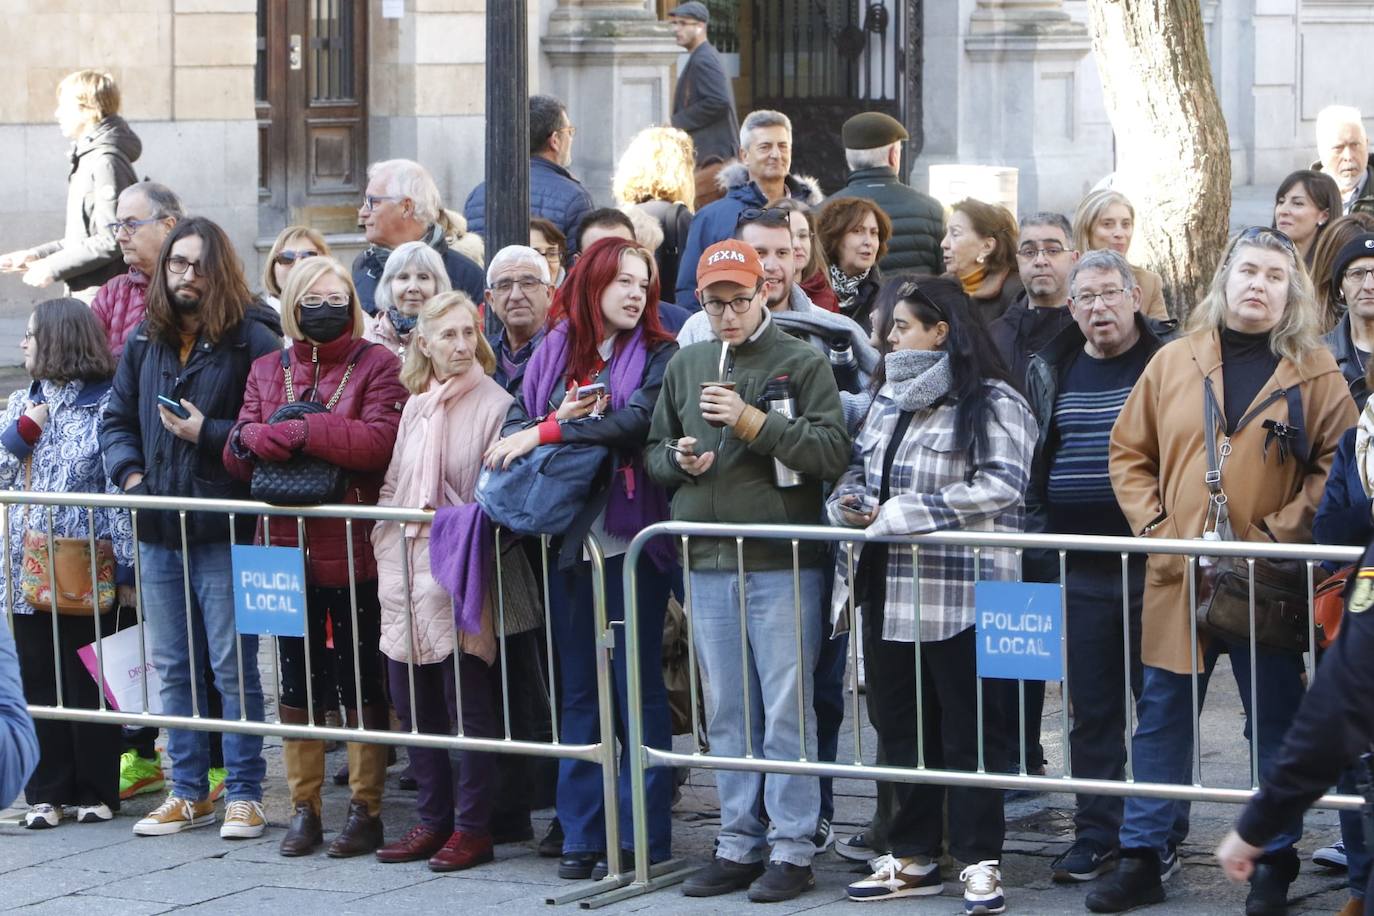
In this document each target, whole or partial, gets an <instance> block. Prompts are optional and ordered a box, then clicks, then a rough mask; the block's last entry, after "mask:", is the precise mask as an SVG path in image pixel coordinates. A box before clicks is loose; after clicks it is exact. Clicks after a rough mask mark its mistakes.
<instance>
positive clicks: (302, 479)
mask: <svg viewBox="0 0 1374 916" xmlns="http://www.w3.org/2000/svg"><path fill="white" fill-rule="evenodd" d="M369 346H371V345H370V344H369ZM365 351H366V348H364V349H363V350H360V351H359V355H361V354H362V353H363V352H365ZM355 365H357V360H356V358H355V359H354V361H353V362H351V363H349V364H348V368H346V369H345V370H344V375H343V379H342V380H341V381H340V382H339V387H338V388H336V389H335V390H334V394H333V396H331V397H330V399H329V400H328V401H326V402H325V403H323V404H321V403H320V402H319V401H297V400H296V392H295V388H294V386H293V385H292V382H291V357H290V355H289V353H288V351H286V350H282V353H281V366H282V374H283V375H285V376H286V403H285V404H283V405H282V406H280V407H278V408H277V409H276V410H274V411H273V412H272V416H271V417H269V418H268V420H267V422H268V424H272V423H281V422H283V421H285V420H299V419H302V418H303V417H305V416H306V415H307V414H312V413H328V412H329V411H330V410H331V409H332V408H333V407H334V405H335V404H337V403H338V402H339V398H340V397H342V396H343V392H344V388H345V386H347V385H348V379H349V378H350V377H351V376H352V375H353V367H354V366H355ZM347 485H348V480H347V475H345V474H344V470H343V468H341V467H339V466H338V465H337V464H334V463H332V462H329V461H325V460H324V459H323V458H315V457H313V456H311V455H301V454H296V455H292V456H291V457H290V458H288V459H286V460H285V461H262V460H259V461H258V462H257V465H256V466H255V467H254V468H253V479H252V483H251V484H250V486H251V492H252V496H253V498H254V499H256V500H258V501H260V502H265V503H272V504H273V505H277V506H318V505H322V504H324V503H337V502H339V501H340V500H342V499H343V495H344V490H345V489H346V488H347Z"/></svg>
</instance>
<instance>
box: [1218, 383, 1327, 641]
mask: <svg viewBox="0 0 1374 916" xmlns="http://www.w3.org/2000/svg"><path fill="white" fill-rule="evenodd" d="M1279 398H1287V400H1288V423H1286V424H1276V423H1273V421H1266V426H1267V427H1268V428H1269V429H1270V435H1269V436H1268V438H1267V439H1266V442H1265V447H1266V448H1267V447H1268V445H1269V443H1270V442H1271V441H1274V440H1278V449H1277V451H1278V460H1279V461H1280V462H1282V461H1284V460H1285V458H1286V457H1287V455H1288V454H1289V452H1290V451H1291V452H1293V453H1294V457H1295V458H1296V460H1300V461H1306V459H1307V457H1308V456H1307V450H1306V440H1305V437H1304V434H1303V429H1302V423H1303V414H1302V399H1301V397H1300V396H1299V394H1298V392H1297V390H1296V389H1279V390H1278V391H1275V392H1274V393H1273V394H1271V395H1270V396H1269V397H1268V398H1266V399H1265V400H1264V401H1262V402H1261V403H1260V404H1259V405H1258V406H1257V407H1255V409H1254V410H1252V411H1250V412H1249V413H1248V414H1246V415H1245V416H1244V417H1242V418H1241V421H1240V422H1239V423H1238V424H1236V431H1239V430H1240V428H1241V427H1243V426H1244V425H1245V424H1246V423H1248V422H1249V421H1250V420H1252V419H1253V418H1254V417H1255V416H1256V415H1257V414H1258V413H1259V412H1260V411H1262V410H1263V409H1264V408H1266V407H1268V406H1269V405H1270V404H1272V403H1273V402H1274V401H1276V400H1278V399H1279ZM1203 416H1204V417H1205V425H1206V432H1207V435H1206V436H1205V437H1204V439H1205V441H1206V444H1207V477H1206V481H1207V488H1208V490H1209V491H1210V497H1209V499H1210V503H1211V504H1210V505H1209V506H1208V510H1207V526H1206V528H1205V530H1204V533H1203V537H1204V538H1207V539H1209V540H1221V541H1231V540H1235V532H1234V531H1233V530H1232V529H1231V520H1230V515H1229V513H1228V512H1227V509H1226V492H1225V491H1224V490H1222V488H1221V466H1222V464H1223V463H1224V462H1225V460H1226V456H1227V455H1228V454H1230V450H1231V448H1230V445H1231V440H1230V436H1226V435H1225V428H1224V426H1223V424H1222V423H1221V417H1222V411H1221V408H1220V407H1219V406H1218V405H1217V399H1216V393H1215V392H1214V391H1213V390H1212V380H1211V379H1204V390H1203ZM1219 427H1220V428H1221V431H1222V433H1223V440H1222V445H1221V449H1220V456H1218V448H1217V441H1216V431H1217V429H1218V428H1219ZM1276 430H1278V431H1277V432H1276ZM1289 440H1291V441H1289ZM1208 560H1210V561H1211V563H1212V564H1213V568H1212V570H1211V571H1203V570H1199V576H1200V577H1201V576H1210V577H1211V581H1212V590H1211V593H1210V594H1206V593H1205V583H1200V585H1202V586H1203V587H1200V589H1199V592H1198V594H1199V595H1200V596H1201V597H1200V598H1199V600H1198V605H1197V622H1198V628H1199V629H1200V630H1203V631H1206V632H1209V633H1212V634H1214V635H1216V636H1220V637H1222V638H1224V639H1227V640H1230V641H1232V642H1239V643H1248V642H1249V641H1250V584H1251V583H1250V578H1251V577H1250V570H1251V568H1252V567H1251V566H1250V564H1249V562H1248V561H1247V560H1246V559H1245V558H1244V557H1215V558H1207V557H1204V558H1202V560H1201V561H1200V563H1199V565H1201V563H1204V562H1207V561H1208ZM1253 569H1254V590H1255V624H1254V638H1255V643H1256V645H1259V646H1263V647H1265V648H1266V649H1275V650H1277V651H1280V652H1305V651H1307V648H1308V620H1309V619H1310V616H1311V611H1310V608H1309V606H1308V593H1307V574H1306V564H1305V563H1304V562H1303V561H1301V560H1283V559H1271V558H1267V557H1261V558H1256V559H1255V561H1254V566H1253ZM1313 572H1314V582H1315V581H1319V580H1320V578H1321V572H1320V570H1319V569H1314V570H1313Z"/></svg>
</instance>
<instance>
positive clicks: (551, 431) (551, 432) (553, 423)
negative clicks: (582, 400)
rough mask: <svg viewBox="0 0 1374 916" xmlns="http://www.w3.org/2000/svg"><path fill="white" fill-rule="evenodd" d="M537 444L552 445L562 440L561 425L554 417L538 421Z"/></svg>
mask: <svg viewBox="0 0 1374 916" xmlns="http://www.w3.org/2000/svg"><path fill="white" fill-rule="evenodd" d="M536 428H537V429H538V430H539V444H540V445H552V444H555V443H558V442H562V441H563V427H562V426H560V425H559V424H558V420H557V419H556V418H555V417H549V418H547V419H544V420H541V421H539V426H538V427H536Z"/></svg>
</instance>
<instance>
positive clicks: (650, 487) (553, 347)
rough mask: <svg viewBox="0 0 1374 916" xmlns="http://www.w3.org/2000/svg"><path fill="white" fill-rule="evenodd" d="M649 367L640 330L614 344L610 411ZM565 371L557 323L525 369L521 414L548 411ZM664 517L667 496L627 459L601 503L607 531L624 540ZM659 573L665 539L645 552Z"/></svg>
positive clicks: (667, 560)
mask: <svg viewBox="0 0 1374 916" xmlns="http://www.w3.org/2000/svg"><path fill="white" fill-rule="evenodd" d="M648 362H649V348H648V346H647V345H645V343H644V325H643V324H640V325H638V326H636V327H635V329H634V333H632V334H631V335H630V338H629V339H628V340H626V341H624V342H623V343H622V342H620V341H617V345H616V347H615V349H614V350H613V351H612V352H611V361H610V363H609V364H608V365H607V366H606V369H605V375H604V377H605V379H606V386H607V387H608V388H609V389H610V392H611V410H623V409H624V408H625V405H627V404H629V403H630V398H631V397H633V396H634V393H635V392H636V391H638V390H639V386H640V384H641V383H642V382H643V381H644V367H645V366H646V365H648ZM567 370H568V323H567V322H566V321H562V322H559V323H558V324H557V325H555V326H554V328H553V329H552V330H550V331H549V332H548V334H547V335H545V337H544V341H543V343H541V344H540V345H539V347H538V349H536V350H535V351H534V355H533V356H531V357H530V360H529V363H528V364H527V365H526V367H525V378H524V380H523V382H522V383H521V387H520V396H521V398H522V399H523V400H524V402H525V412H526V413H528V414H529V415H530V416H531V417H542V416H543V415H544V413H545V412H546V411H547V410H548V404H549V399H550V398H551V397H553V393H554V386H556V385H558V386H561V385H564V384H565V382H564V377H565V376H566V374H567ZM667 517H668V494H667V493H666V492H664V490H663V488H662V487H660V486H659V485H658V484H656V483H654V482H653V481H652V480H650V479H649V475H648V473H647V472H646V471H645V470H644V455H643V453H642V452H640V451H636V452H634V453H632V455H631V456H630V460H629V462H628V463H627V464H625V465H622V466H620V467H617V468H616V469H615V475H614V477H613V479H612V480H611V492H610V496H609V498H608V499H607V502H606V531H607V532H609V533H610V534H612V535H615V536H616V537H618V538H621V539H623V540H626V541H628V540H632V539H633V538H634V536H635V535H636V534H638V533H639V532H640V531H643V530H644V529H645V528H647V527H649V526H650V525H652V524H653V523H654V522H661V521H663V520H664V519H666V518H667ZM644 552H645V553H647V554H648V555H649V556H650V557H651V558H652V559H653V561H654V564H655V565H656V566H658V567H659V569H663V570H666V569H669V568H670V567H671V566H672V564H673V563H674V562H675V557H676V555H675V553H674V552H673V548H672V546H671V545H670V544H669V543H668V540H667V539H666V538H655V539H654V540H652V541H650V542H649V544H648V545H646V547H645V551H644Z"/></svg>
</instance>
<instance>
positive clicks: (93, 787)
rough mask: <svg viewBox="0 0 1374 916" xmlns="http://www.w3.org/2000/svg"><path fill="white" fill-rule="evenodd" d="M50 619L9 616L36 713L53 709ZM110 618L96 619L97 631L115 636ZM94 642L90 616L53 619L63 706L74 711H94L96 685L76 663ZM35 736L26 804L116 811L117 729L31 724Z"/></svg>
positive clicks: (22, 674)
mask: <svg viewBox="0 0 1374 916" xmlns="http://www.w3.org/2000/svg"><path fill="white" fill-rule="evenodd" d="M52 621H53V617H52V615H51V614H45V613H42V612H35V613H33V614H15V615H14V641H15V645H16V648H17V649H18V653H19V671H20V677H21V680H22V681H23V684H24V698H25V699H26V700H27V701H28V702H29V703H31V704H34V705H38V706H55V705H57V697H58V687H57V685H58V680H57V673H56V670H55V668H54V665H53V632H52ZM114 627H115V614H114V612H113V611H111V612H110V613H108V614H104V615H102V616H101V618H100V632H101V635H102V636H108V635H110V634H111V633H113V632H114ZM93 642H95V622H94V621H93V620H92V619H91V618H90V617H65V616H62V615H60V614H59V615H58V617H57V652H58V655H59V656H60V661H61V668H62V671H61V677H60V683H61V688H62V704H63V705H64V706H69V707H73V708H77V709H99V708H100V693H99V688H98V687H97V686H96V683H95V679H94V678H93V677H91V675H90V672H88V671H87V670H86V666H85V665H84V664H82V662H81V659H80V658H79V657H78V656H77V654H76V653H77V650H78V649H80V648H81V647H82V646H86V645H90V644H91V643H93ZM33 724H34V730H35V731H36V732H37V733H38V751H39V758H38V767H37V769H35V770H34V772H33V776H32V777H31V778H30V779H29V782H28V785H26V786H25V787H24V797H25V798H26V799H27V800H28V803H29V804H30V805H36V804H44V803H46V804H50V805H54V806H59V805H97V804H101V803H103V804H106V805H109V807H110V810H111V811H118V810H119V753H120V741H121V736H120V728H119V726H118V725H95V724H92V723H87V722H59V721H54V720H52V719H35V720H34V723H33Z"/></svg>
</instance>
